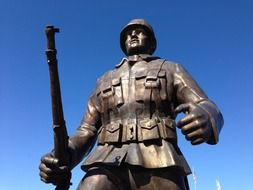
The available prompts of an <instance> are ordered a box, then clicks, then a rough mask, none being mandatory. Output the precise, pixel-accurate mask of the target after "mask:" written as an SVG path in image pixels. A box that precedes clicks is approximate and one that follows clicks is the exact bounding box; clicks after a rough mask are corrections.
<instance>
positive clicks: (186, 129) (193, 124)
mask: <svg viewBox="0 0 253 190" xmlns="http://www.w3.org/2000/svg"><path fill="white" fill-rule="evenodd" d="M199 128H200V127H199V122H197V121H193V122H191V123H189V124H187V125H184V126H183V127H182V128H181V132H182V133H183V134H184V135H187V134H189V133H192V132H193V131H196V130H198V129H199Z"/></svg>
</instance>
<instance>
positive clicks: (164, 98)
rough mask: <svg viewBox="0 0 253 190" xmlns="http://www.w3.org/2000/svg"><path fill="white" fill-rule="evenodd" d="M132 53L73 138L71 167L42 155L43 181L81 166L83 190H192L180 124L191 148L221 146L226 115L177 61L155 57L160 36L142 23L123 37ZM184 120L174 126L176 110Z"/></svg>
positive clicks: (97, 93)
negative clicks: (179, 141)
mask: <svg viewBox="0 0 253 190" xmlns="http://www.w3.org/2000/svg"><path fill="white" fill-rule="evenodd" d="M120 45H121V49H122V51H123V52H124V53H125V54H126V56H127V57H126V58H124V59H123V60H122V61H121V62H120V63H119V64H118V65H116V68H115V69H113V70H111V71H109V72H107V73H105V74H104V75H103V76H102V77H101V78H99V79H98V81H97V85H96V89H95V90H94V92H93V93H92V95H91V96H90V99H89V101H88V106H87V107H88V108H87V112H86V113H85V115H84V117H83V120H82V122H81V124H80V127H79V128H78V129H77V131H76V133H75V134H74V135H73V136H72V137H70V138H69V143H68V154H67V157H68V159H67V160H68V163H67V164H66V166H61V167H59V165H58V159H57V158H55V154H54V151H53V152H51V153H49V154H47V155H46V156H43V157H42V159H41V164H40V177H41V180H42V181H44V182H46V183H53V184H55V185H58V184H59V183H61V182H62V181H64V180H65V179H67V180H68V179H69V171H70V170H71V169H73V168H74V167H75V166H76V165H77V164H78V163H79V162H80V161H82V159H83V158H84V157H85V156H87V155H88V154H89V153H90V152H91V149H92V148H93V146H94V144H95V143H96V144H97V146H96V147H95V149H94V150H93V151H92V152H91V153H90V154H89V155H88V157H87V159H86V160H85V161H84V162H83V164H82V167H81V168H82V169H83V170H84V171H85V172H86V175H85V176H84V178H83V179H82V180H81V182H80V184H79V186H78V190H130V189H132V190H151V189H152V190H161V189H170V190H186V189H189V186H188V182H187V178H186V176H187V175H188V174H190V172H191V171H190V168H189V166H188V164H187V162H186V160H185V158H184V156H183V155H182V153H181V151H180V149H179V147H178V146H177V134H176V127H178V128H179V129H181V131H182V133H183V134H184V135H185V138H186V139H187V140H188V141H190V142H191V144H193V145H197V144H201V143H204V142H206V143H208V144H216V143H217V142H218V136H219V132H220V130H221V128H222V126H223V117H222V115H221V113H220V111H219V109H218V108H217V106H216V105H215V104H214V103H213V102H212V101H210V100H209V99H208V97H207V96H206V95H205V93H204V92H203V91H202V90H201V88H200V87H199V86H198V84H197V83H196V82H195V81H194V80H193V79H192V77H191V76H190V75H189V73H187V71H186V70H185V69H184V68H183V67H182V66H181V65H179V64H177V63H173V62H171V61H168V60H165V59H161V58H159V57H154V56H152V54H153V53H154V51H155V49H156V38H155V34H154V32H153V29H152V27H151V26H150V25H149V24H148V23H147V22H146V21H145V20H143V19H134V20H132V21H130V22H129V23H128V24H127V25H126V26H125V27H124V28H123V30H122V32H121V34H120ZM180 112H184V113H185V116H184V117H183V118H182V119H181V120H180V121H179V122H178V123H177V124H176V123H175V118H176V116H177V114H178V113H180Z"/></svg>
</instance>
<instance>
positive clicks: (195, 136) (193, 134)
mask: <svg viewBox="0 0 253 190" xmlns="http://www.w3.org/2000/svg"><path fill="white" fill-rule="evenodd" d="M201 134H202V129H198V130H196V131H193V132H191V133H189V134H187V135H185V138H186V140H188V141H194V140H196V139H198V138H201V137H202V135H201Z"/></svg>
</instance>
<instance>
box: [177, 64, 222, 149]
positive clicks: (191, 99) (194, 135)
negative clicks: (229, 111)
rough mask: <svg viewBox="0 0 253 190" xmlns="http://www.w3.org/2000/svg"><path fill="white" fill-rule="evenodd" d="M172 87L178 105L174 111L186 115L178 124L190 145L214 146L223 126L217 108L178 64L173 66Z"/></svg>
mask: <svg viewBox="0 0 253 190" xmlns="http://www.w3.org/2000/svg"><path fill="white" fill-rule="evenodd" d="M174 87H175V90H176V99H177V105H178V107H177V108H176V110H175V111H176V112H177V113H179V112H184V113H186V114H187V115H186V116H185V117H184V118H182V119H181V120H180V121H179V122H178V127H179V128H181V130H182V133H183V134H184V135H185V136H186V139H187V140H189V141H191V143H192V144H200V143H202V142H207V143H208V144H216V143H217V142H218V137H219V132H220V130H221V128H222V126H223V117H222V114H221V113H220V111H219V109H218V108H217V106H216V105H215V104H214V103H213V102H212V101H210V100H209V99H208V97H207V96H206V95H205V93H204V92H203V91H202V89H201V88H200V87H199V86H198V84H197V83H196V82H195V81H194V79H193V78H192V77H191V76H190V75H189V73H188V72H187V71H186V70H185V69H184V68H183V67H182V66H180V65H178V64H176V65H175V72H174Z"/></svg>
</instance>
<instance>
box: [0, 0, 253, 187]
mask: <svg viewBox="0 0 253 190" xmlns="http://www.w3.org/2000/svg"><path fill="white" fill-rule="evenodd" d="M132 18H145V19H147V20H148V21H149V22H150V23H151V24H152V26H153V28H154V30H155V32H156V36H157V40H158V48H157V51H156V52H155V55H158V56H161V57H163V58H166V59H169V60H173V61H177V62H180V63H181V64H182V65H184V67H186V68H187V70H188V71H189V72H190V73H191V74H192V75H193V77H194V78H195V79H196V80H197V81H198V83H199V84H200V86H201V87H202V88H203V89H204V91H205V92H206V93H207V94H208V96H209V98H210V99H212V100H213V101H214V102H215V103H216V104H217V105H218V106H219V108H220V109H221V111H222V113H223V115H224V118H225V125H224V129H223V130H222V132H221V134H220V142H219V144H218V145H216V146H210V145H207V144H203V145H200V146H191V145H190V144H189V142H186V140H185V139H184V137H183V136H182V135H181V133H180V131H179V141H180V146H181V149H182V151H183V152H184V154H185V156H186V158H187V160H188V162H189V164H190V165H191V167H194V168H195V170H196V174H197V178H198V179H197V180H198V189H202V190H214V189H215V180H216V179H218V180H220V182H221V186H222V188H223V189H227V190H238V189H240V190H241V189H242V190H252V189H253V185H252V177H253V174H252V170H253V154H252V145H253V143H252V134H253V127H252V126H253V124H252V117H253V111H252V106H253V98H252V97H253V85H252V82H253V74H252V72H253V24H252V23H253V1H252V0H240V1H236V0H207V1H202V0H192V1H188V0H185V1H183V0H178V1H172V0H167V1H164V0H156V1H147V0H146V1H144V0H142V1H141V0H140V1H134V0H128V1H118V0H111V1H98V0H93V1H81V0H76V1H66V0H65V1H64V0H61V1H60V0H43V1H34V0H23V1H18V0H2V1H1V7H0V21H1V22H0V23H1V30H0V58H1V59H0V105H1V106H0V132H1V138H0V144H1V156H0V163H1V164H0V171H1V172H0V179H1V183H0V189H8V190H35V189H36V190H37V189H40V190H49V189H54V188H53V186H51V185H46V184H44V183H42V182H41V181H40V179H39V176H38V165H39V161H40V157H41V156H42V155H43V154H45V153H46V152H48V151H49V150H51V148H52V146H53V136H52V129H51V125H52V119H51V105H50V96H49V76H48V66H47V63H46V58H45V54H44V50H45V47H46V39H45V35H44V26H45V25H46V24H54V25H55V26H57V27H60V29H61V33H59V34H57V39H56V40H57V48H58V59H59V72H60V78H61V88H62V97H63V106H64V114H65V119H66V121H67V127H68V131H69V134H73V133H74V131H75V129H76V128H77V127H78V125H79V123H80V120H81V117H82V115H83V113H84V111H85V109H86V101H87V98H88V97H89V95H90V92H91V91H92V89H93V88H94V85H95V82H96V79H97V78H98V77H99V76H100V75H101V74H103V73H104V72H105V71H107V70H109V69H111V68H113V67H114V65H116V64H117V63H118V62H119V61H120V60H121V58H122V57H123V56H124V55H123V53H122V52H121V50H120V47H119V33H120V31H121V28H122V27H123V26H124V25H125V24H126V23H127V22H128V21H129V20H130V19H132ZM82 176H83V172H82V171H81V169H80V167H79V166H78V167H76V168H75V169H74V171H73V178H72V182H73V186H72V187H71V189H75V188H76V187H77V184H78V182H79V180H80V179H81V178H82ZM189 181H190V185H191V187H192V189H193V182H192V176H189Z"/></svg>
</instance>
